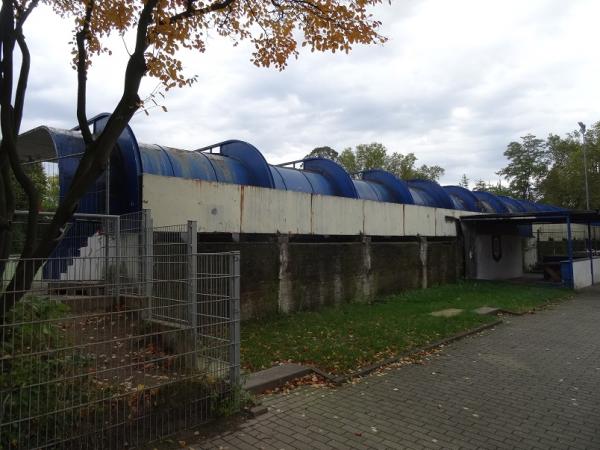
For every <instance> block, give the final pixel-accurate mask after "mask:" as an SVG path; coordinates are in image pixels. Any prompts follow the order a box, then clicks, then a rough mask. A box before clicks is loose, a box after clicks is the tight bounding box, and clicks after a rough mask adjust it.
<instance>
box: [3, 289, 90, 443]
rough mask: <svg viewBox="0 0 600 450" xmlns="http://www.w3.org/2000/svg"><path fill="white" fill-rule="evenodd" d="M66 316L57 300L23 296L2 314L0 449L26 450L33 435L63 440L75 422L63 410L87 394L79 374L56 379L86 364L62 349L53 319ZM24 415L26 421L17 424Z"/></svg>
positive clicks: (63, 342) (63, 336)
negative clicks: (4, 326)
mask: <svg viewBox="0 0 600 450" xmlns="http://www.w3.org/2000/svg"><path fill="white" fill-rule="evenodd" d="M67 313H68V307H67V306H66V305H64V304H62V303H60V302H57V301H54V300H51V299H48V298H43V297H25V298H24V299H23V300H21V301H20V302H19V303H17V304H16V305H15V306H14V307H13V309H12V310H11V311H10V312H9V314H8V316H7V319H6V321H7V322H6V323H7V324H9V325H8V326H7V327H6V328H5V330H6V331H5V333H6V334H5V336H4V339H3V342H2V343H1V344H0V361H1V365H0V367H1V370H0V392H1V393H2V402H1V404H0V417H1V419H2V420H0V423H1V424H2V433H1V436H0V448H12V447H19V448H21V447H27V444H28V443H29V442H36V435H41V436H43V435H46V434H48V433H50V434H51V435H54V436H55V437H56V438H65V437H67V436H68V435H69V433H71V432H72V430H73V427H74V424H75V423H76V422H77V420H78V419H79V418H78V417H76V414H75V412H74V411H75V410H72V409H69V408H70V407H71V406H73V405H74V404H75V405H76V404H79V403H80V402H86V401H88V400H89V399H90V396H91V395H93V389H91V387H90V385H89V380H88V377H87V376H85V375H84V376H82V377H79V378H75V379H71V380H68V381H63V382H61V381H60V379H61V378H63V377H67V376H68V375H69V374H79V373H85V371H84V368H85V366H86V365H87V363H88V362H87V361H86V359H85V358H83V357H81V356H79V355H77V354H75V353H74V352H73V351H72V350H62V349H65V348H66V347H68V345H67V344H68V342H67V341H68V340H67V336H66V334H65V331H64V330H63V329H62V328H61V326H60V322H59V320H60V319H61V318H63V317H65V316H66V314H67ZM63 410H64V411H63ZM56 411H63V412H61V413H60V414H57V413H56ZM28 417H31V418H32V419H30V420H25V421H24V422H22V423H20V422H19V420H23V419H26V418H28ZM11 422H12V423H11Z"/></svg>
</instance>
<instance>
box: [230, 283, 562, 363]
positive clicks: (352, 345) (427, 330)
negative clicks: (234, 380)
mask: <svg viewBox="0 0 600 450" xmlns="http://www.w3.org/2000/svg"><path fill="white" fill-rule="evenodd" d="M569 295H570V291H568V290H564V289H556V288H547V287H538V286H520V285H514V284H507V283H496V282H465V283H459V284H453V285H446V286H439V287H434V288H429V289H424V290H414V291H407V292H405V293H402V294H398V295H394V296H391V297H388V298H385V299H382V301H378V302H375V303H373V304H364V303H354V304H345V305H342V306H340V307H336V308H326V309H322V310H320V311H314V312H300V313H296V314H291V315H285V316H283V315H282V316H276V317H273V318H270V320H269V321H268V322H267V321H265V320H255V321H248V322H244V324H243V326H242V327H241V331H242V346H241V352H242V354H241V356H242V364H243V366H244V367H246V368H247V369H249V370H259V369H261V368H265V367H270V366H272V365H273V364H275V363H276V362H280V361H289V360H291V361H294V362H298V363H305V364H314V365H316V366H317V367H319V368H321V369H323V370H326V371H329V372H332V373H336V374H342V373H349V372H351V371H354V370H356V369H358V368H360V367H362V366H366V365H368V364H372V363H374V362H377V361H380V360H382V359H385V358H388V357H392V356H395V355H398V354H400V353H402V352H405V351H408V350H410V349H414V348H418V347H421V346H423V345H425V344H427V343H429V342H432V341H436V340H439V339H442V338H444V337H448V336H451V335H453V334H456V333H458V332H461V331H465V330H468V329H471V328H473V327H475V326H478V325H481V324H484V323H488V322H490V321H492V320H494V318H491V317H489V316H479V315H477V314H475V313H473V312H472V310H473V309H475V308H478V307H480V306H485V305H487V306H490V305H491V306H496V307H499V308H504V309H508V310H513V311H528V310H530V309H532V308H534V307H537V306H540V305H543V304H545V303H547V302H549V301H553V300H559V299H564V298H566V297H568V296H569ZM446 308H459V309H464V312H462V313H461V314H459V315H457V316H454V317H449V318H443V317H433V316H431V315H430V313H431V312H433V311H438V310H441V309H446Z"/></svg>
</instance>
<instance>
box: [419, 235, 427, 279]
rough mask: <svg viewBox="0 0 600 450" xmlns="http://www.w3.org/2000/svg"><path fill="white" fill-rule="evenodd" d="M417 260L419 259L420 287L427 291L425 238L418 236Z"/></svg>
mask: <svg viewBox="0 0 600 450" xmlns="http://www.w3.org/2000/svg"><path fill="white" fill-rule="evenodd" d="M419 258H420V259H421V274H422V276H421V287H422V288H423V289H427V285H428V283H427V238H426V237H425V236H419Z"/></svg>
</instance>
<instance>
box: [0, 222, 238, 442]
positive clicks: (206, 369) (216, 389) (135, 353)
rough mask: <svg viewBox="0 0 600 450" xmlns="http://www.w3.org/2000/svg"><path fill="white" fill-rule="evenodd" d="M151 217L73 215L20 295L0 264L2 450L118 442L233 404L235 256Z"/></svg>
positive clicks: (10, 269)
mask: <svg viewBox="0 0 600 450" xmlns="http://www.w3.org/2000/svg"><path fill="white" fill-rule="evenodd" d="M151 222H152V221H151V217H150V215H149V214H148V213H147V212H140V213H136V214H131V215H127V216H121V217H117V216H98V217H92V215H86V216H85V217H84V216H80V217H76V218H75V219H74V221H73V223H72V224H71V226H70V229H72V230H73V231H72V232H71V234H70V235H69V234H67V233H65V237H66V238H68V239H69V241H68V242H66V241H64V240H63V242H61V245H60V246H59V248H57V252H55V254H54V255H53V256H52V257H51V258H49V259H48V260H47V261H44V262H43V264H40V269H39V270H38V271H37V273H36V274H35V277H34V278H35V279H34V282H33V285H32V287H31V289H29V290H27V292H18V293H17V292H14V290H13V291H12V292H7V289H8V287H9V286H10V280H11V278H12V277H13V275H14V274H15V272H16V270H17V264H18V261H16V260H15V259H10V260H7V261H2V262H0V263H1V264H2V265H3V266H4V272H3V276H2V279H1V281H2V289H3V291H2V292H3V295H4V297H3V298H2V300H3V302H2V305H3V309H2V311H3V317H4V320H3V321H2V323H1V324H0V338H1V341H0V448H6V449H10V448H15V449H32V448H61V449H62V448H77V449H79V448H102V449H104V448H108V449H112V448H114V449H121V448H125V447H131V446H137V445H141V444H144V443H146V442H150V441H153V440H156V439H159V438H162V437H165V436H168V435H169V434H172V433H174V432H176V431H178V430H180V429H182V428H187V427H190V426H193V425H198V424H201V423H204V422H206V421H208V420H210V419H211V418H213V417H214V416H215V415H217V414H219V413H221V412H223V411H224V410H231V409H235V407H236V405H237V398H238V395H237V394H238V392H239V391H238V387H239V339H240V338H239V317H240V312H239V253H237V252H230V253H210V254H198V253H197V250H196V243H195V242H196V230H195V224H194V223H193V222H190V223H188V224H185V225H181V226H176V227H168V228H161V229H153V228H152V224H151ZM20 263H21V264H23V265H30V267H34V266H37V264H36V263H39V261H33V260H26V261H21V262H20ZM11 294H19V295H21V294H22V298H20V300H19V301H18V302H17V303H16V304H15V305H14V306H13V307H11V308H10V309H6V308H4V306H5V305H6V298H7V297H6V296H7V295H11Z"/></svg>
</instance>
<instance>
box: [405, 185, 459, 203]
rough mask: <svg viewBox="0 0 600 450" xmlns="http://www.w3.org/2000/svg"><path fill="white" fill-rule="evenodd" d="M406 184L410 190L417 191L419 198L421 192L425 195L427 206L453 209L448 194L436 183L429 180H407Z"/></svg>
mask: <svg viewBox="0 0 600 450" xmlns="http://www.w3.org/2000/svg"><path fill="white" fill-rule="evenodd" d="M407 183H408V185H409V187H411V188H412V189H417V190H419V191H420V193H421V196H423V195H422V194H423V192H425V193H426V194H427V195H426V197H427V199H428V204H427V206H433V207H436V208H447V209H454V203H453V202H452V199H451V198H450V196H449V195H448V193H447V192H446V191H445V190H444V189H443V188H442V187H441V186H440V185H439V184H437V183H436V182H434V181H429V180H409V181H407ZM415 202H416V200H415Z"/></svg>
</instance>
